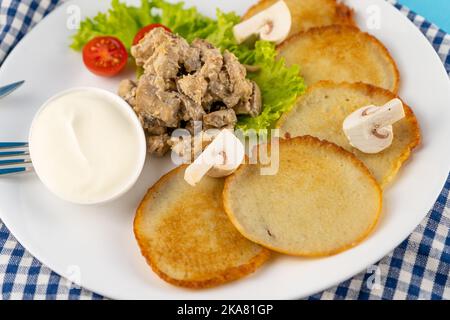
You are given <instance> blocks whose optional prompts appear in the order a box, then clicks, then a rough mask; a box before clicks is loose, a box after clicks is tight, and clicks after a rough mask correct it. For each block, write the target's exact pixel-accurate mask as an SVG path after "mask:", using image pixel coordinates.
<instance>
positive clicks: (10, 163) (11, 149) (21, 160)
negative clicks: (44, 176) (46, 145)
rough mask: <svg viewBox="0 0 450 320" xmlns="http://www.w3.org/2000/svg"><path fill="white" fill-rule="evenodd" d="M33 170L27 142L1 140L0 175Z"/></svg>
mask: <svg viewBox="0 0 450 320" xmlns="http://www.w3.org/2000/svg"><path fill="white" fill-rule="evenodd" d="M31 170H33V165H32V163H31V158H30V150H29V148H28V143H27V142H0V176H6V175H12V174H17V173H24V172H29V171H31Z"/></svg>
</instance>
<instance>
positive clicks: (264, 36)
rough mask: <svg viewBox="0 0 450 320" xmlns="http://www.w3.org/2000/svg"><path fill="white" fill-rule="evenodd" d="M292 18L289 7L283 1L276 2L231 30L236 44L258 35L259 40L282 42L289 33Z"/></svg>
mask: <svg viewBox="0 0 450 320" xmlns="http://www.w3.org/2000/svg"><path fill="white" fill-rule="evenodd" d="M291 25H292V17H291V12H290V10H289V7H288V6H287V4H286V3H285V2H284V1H278V2H276V3H275V4H274V5H272V6H270V7H269V8H267V9H266V10H263V11H261V12H259V13H258V14H256V15H254V16H253V17H251V18H250V19H248V20H245V21H243V22H241V23H239V24H237V25H235V26H234V28H233V33H234V37H235V38H236V41H237V42H238V43H242V42H244V41H245V40H247V39H248V38H250V37H252V36H254V35H259V37H260V39H261V40H266V41H271V42H275V43H276V44H279V43H281V42H283V41H284V40H285V39H286V38H287V36H288V35H289V32H290V31H291Z"/></svg>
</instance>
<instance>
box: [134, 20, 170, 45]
mask: <svg viewBox="0 0 450 320" xmlns="http://www.w3.org/2000/svg"><path fill="white" fill-rule="evenodd" d="M155 28H164V29H165V30H166V31H169V32H172V30H170V29H169V28H167V27H166V26H165V25H162V24H160V23H152V24H149V25H148V26H146V27H143V28H142V29H141V30H139V31H138V33H136V36H135V37H134V40H133V46H134V45H136V44H138V43H139V41H141V40H142V39H143V38H144V37H145V36H146V35H147V33H149V32H150V31H152V30H153V29H155Z"/></svg>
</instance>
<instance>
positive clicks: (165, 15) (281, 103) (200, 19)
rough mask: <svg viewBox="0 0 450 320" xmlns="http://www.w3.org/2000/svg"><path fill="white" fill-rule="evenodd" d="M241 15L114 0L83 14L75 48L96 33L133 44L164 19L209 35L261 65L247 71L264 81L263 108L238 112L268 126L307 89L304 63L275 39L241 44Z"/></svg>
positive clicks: (183, 31)
mask: <svg viewBox="0 0 450 320" xmlns="http://www.w3.org/2000/svg"><path fill="white" fill-rule="evenodd" d="M239 21H240V17H239V16H238V15H236V14H235V13H233V12H230V13H224V12H222V11H220V10H217V14H216V19H211V18H209V17H206V16H204V15H202V14H201V13H199V12H198V11H197V9H196V8H195V7H191V8H184V3H182V2H179V3H169V2H166V1H164V0H141V5H140V6H139V7H135V6H129V5H127V4H125V3H122V2H120V1H119V0H113V1H112V3H111V8H110V9H109V10H108V12H107V13H99V14H98V15H97V16H95V17H94V18H87V19H86V20H84V21H83V22H82V23H81V25H80V29H79V30H78V32H77V33H76V34H75V35H74V36H73V38H72V44H71V48H73V49H74V50H77V51H80V50H81V49H82V48H83V46H84V45H85V44H86V43H87V42H88V41H89V40H91V39H92V38H94V37H96V36H101V35H110V36H115V37H117V38H119V39H120V40H121V41H122V42H123V43H124V45H125V47H126V48H127V49H128V50H129V49H130V48H131V45H132V43H133V39H134V36H135V34H136V33H137V32H138V31H139V30H140V29H141V28H142V27H144V26H146V25H149V24H151V23H162V24H164V25H165V26H167V27H169V28H170V29H171V30H172V31H173V32H174V33H177V34H179V35H180V36H182V37H184V38H185V39H187V40H188V41H189V42H191V41H193V40H194V39H196V38H202V39H206V40H208V41H209V42H211V43H212V44H213V45H215V46H216V47H218V48H220V49H221V50H229V51H230V52H232V53H233V54H235V55H236V57H237V58H238V59H239V61H240V62H241V63H243V64H248V65H255V66H258V69H259V71H258V72H255V73H250V74H249V75H248V77H249V78H250V79H252V80H254V81H255V82H256V83H257V84H258V85H259V87H260V89H261V93H262V98H263V111H262V113H261V114H260V115H259V116H257V117H255V118H251V117H246V116H243V117H239V122H238V125H237V127H238V128H240V129H243V130H244V131H245V130H248V129H255V130H261V129H269V128H271V127H273V125H274V124H275V122H276V121H277V120H278V119H279V118H280V116H281V115H282V114H283V113H284V112H287V111H289V110H290V109H291V108H292V106H293V104H294V102H295V100H296V99H297V97H298V96H299V95H301V94H303V92H304V91H305V88H306V87H305V84H304V82H303V79H302V77H301V76H300V75H299V67H298V66H291V67H287V66H286V64H285V62H284V60H283V59H277V57H276V50H275V45H274V44H272V43H270V42H267V41H256V43H254V44H252V45H250V44H237V43H236V40H235V38H234V35H233V26H234V25H236V24H237V23H239Z"/></svg>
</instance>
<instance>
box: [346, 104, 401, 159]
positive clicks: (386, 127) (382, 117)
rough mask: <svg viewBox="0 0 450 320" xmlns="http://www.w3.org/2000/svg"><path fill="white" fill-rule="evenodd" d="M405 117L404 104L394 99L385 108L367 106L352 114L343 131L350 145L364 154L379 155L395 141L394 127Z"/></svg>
mask: <svg viewBox="0 0 450 320" xmlns="http://www.w3.org/2000/svg"><path fill="white" fill-rule="evenodd" d="M404 117H405V112H404V109H403V103H402V101H401V100H400V99H393V100H391V101H389V102H388V103H386V104H385V105H384V106H381V107H376V106H366V107H363V108H360V109H358V110H356V111H355V112H353V113H352V114H350V115H349V116H348V117H347V118H346V119H345V121H344V123H343V130H344V133H345V135H346V136H347V138H348V140H349V142H350V144H351V145H352V146H353V147H355V148H356V149H358V150H360V151H362V152H364V153H378V152H381V151H383V150H385V149H386V148H388V147H389V146H390V145H391V144H392V141H393V139H394V131H393V127H392V125H393V124H394V123H395V122H397V121H400V120H401V119H403V118H404Z"/></svg>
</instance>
